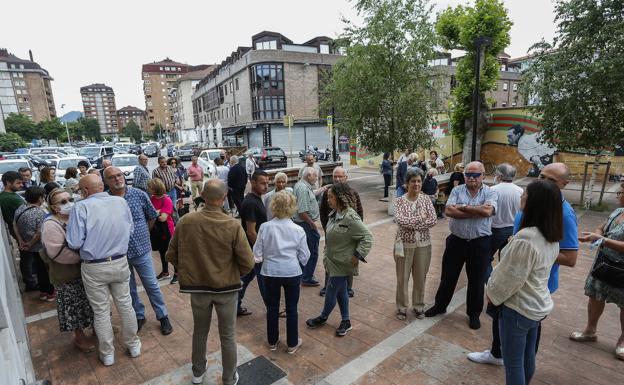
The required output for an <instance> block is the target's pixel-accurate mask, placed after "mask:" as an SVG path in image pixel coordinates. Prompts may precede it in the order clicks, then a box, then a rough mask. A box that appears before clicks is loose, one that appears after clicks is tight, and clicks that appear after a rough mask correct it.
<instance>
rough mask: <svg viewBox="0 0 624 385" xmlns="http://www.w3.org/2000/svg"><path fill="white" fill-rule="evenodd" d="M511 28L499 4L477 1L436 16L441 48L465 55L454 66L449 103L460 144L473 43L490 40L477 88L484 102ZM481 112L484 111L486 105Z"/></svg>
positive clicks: (496, 0)
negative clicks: (458, 50) (463, 52)
mask: <svg viewBox="0 0 624 385" xmlns="http://www.w3.org/2000/svg"><path fill="white" fill-rule="evenodd" d="M512 24H513V23H512V22H511V20H510V19H509V17H508V16H507V10H506V9H505V6H504V4H503V2H502V1H501V0H477V1H476V2H475V4H474V6H461V5H459V6H457V7H455V8H452V7H449V8H447V9H445V10H444V11H442V12H441V13H439V14H438V19H437V21H436V26H435V28H436V32H437V33H438V36H439V39H438V40H439V43H440V45H441V46H442V47H443V48H445V49H460V50H464V51H466V54H465V56H464V57H463V58H461V59H460V60H459V61H458V63H457V67H456V74H455V76H456V78H457V87H455V89H454V90H453V93H452V96H453V99H452V103H451V104H452V115H451V127H452V129H453V133H454V134H455V135H456V136H457V137H458V138H460V139H461V140H462V141H463V138H464V136H465V133H466V129H467V128H466V126H465V122H466V120H467V119H469V118H470V117H471V115H472V103H473V101H472V99H473V94H474V87H475V71H474V67H475V61H476V59H477V52H476V48H477V47H476V45H475V40H476V39H477V38H478V37H487V38H489V39H490V40H491V42H490V44H489V45H488V46H486V47H485V50H484V58H483V61H482V65H483V67H482V69H481V78H480V84H479V92H480V94H481V100H482V101H485V97H484V94H485V92H487V91H491V90H493V89H494V87H495V86H496V81H497V80H498V75H499V68H500V66H499V63H498V60H497V56H498V54H499V53H501V52H503V50H504V49H505V47H507V46H508V45H509V43H510V37H509V30H510V29H511V26H512ZM481 108H487V106H486V105H485V103H482V105H481Z"/></svg>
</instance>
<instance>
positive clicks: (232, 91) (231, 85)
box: [230, 82, 234, 93]
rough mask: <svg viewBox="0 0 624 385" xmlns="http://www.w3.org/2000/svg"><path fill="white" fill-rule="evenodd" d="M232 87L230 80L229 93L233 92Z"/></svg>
mask: <svg viewBox="0 0 624 385" xmlns="http://www.w3.org/2000/svg"><path fill="white" fill-rule="evenodd" d="M232 87H233V86H232V82H230V93H232V92H234V89H233V88H232Z"/></svg>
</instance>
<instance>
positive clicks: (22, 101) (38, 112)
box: [0, 48, 56, 123]
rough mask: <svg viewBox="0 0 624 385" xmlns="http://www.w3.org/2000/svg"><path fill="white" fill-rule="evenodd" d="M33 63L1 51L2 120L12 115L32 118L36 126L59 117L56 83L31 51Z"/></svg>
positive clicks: (0, 89)
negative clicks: (57, 112)
mask: <svg viewBox="0 0 624 385" xmlns="http://www.w3.org/2000/svg"><path fill="white" fill-rule="evenodd" d="M28 53H29V56H30V60H25V59H20V58H18V57H17V56H15V55H13V54H12V53H9V52H8V51H7V50H6V49H5V48H0V118H2V120H4V118H6V117H7V116H8V115H9V114H10V113H20V114H24V115H27V116H29V117H30V118H31V119H32V120H33V121H34V122H35V123H37V122H40V121H42V120H47V119H50V118H54V117H56V109H55V107H54V97H53V96H52V86H51V84H50V82H51V81H52V80H53V79H52V77H51V76H50V74H49V73H48V71H46V70H45V69H43V68H41V66H40V65H39V64H37V63H36V62H35V61H34V60H33V57H32V52H31V51H28Z"/></svg>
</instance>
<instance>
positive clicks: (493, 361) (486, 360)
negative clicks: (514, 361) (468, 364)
mask: <svg viewBox="0 0 624 385" xmlns="http://www.w3.org/2000/svg"><path fill="white" fill-rule="evenodd" d="M468 359H469V360H470V361H472V362H476V363H477V364H490V365H497V366H503V365H504V364H503V359H502V358H496V357H494V356H493V355H492V353H491V352H490V351H489V350H485V351H483V352H472V353H468Z"/></svg>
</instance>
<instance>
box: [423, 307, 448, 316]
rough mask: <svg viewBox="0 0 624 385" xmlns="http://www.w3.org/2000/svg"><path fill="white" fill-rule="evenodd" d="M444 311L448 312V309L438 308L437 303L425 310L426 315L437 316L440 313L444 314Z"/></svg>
mask: <svg viewBox="0 0 624 385" xmlns="http://www.w3.org/2000/svg"><path fill="white" fill-rule="evenodd" d="M444 313H446V309H444V310H442V309H438V308H437V307H436V306H435V305H433V306H432V307H430V308H429V309H428V310H427V311H426V312H425V317H435V316H437V315H438V314H444Z"/></svg>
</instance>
